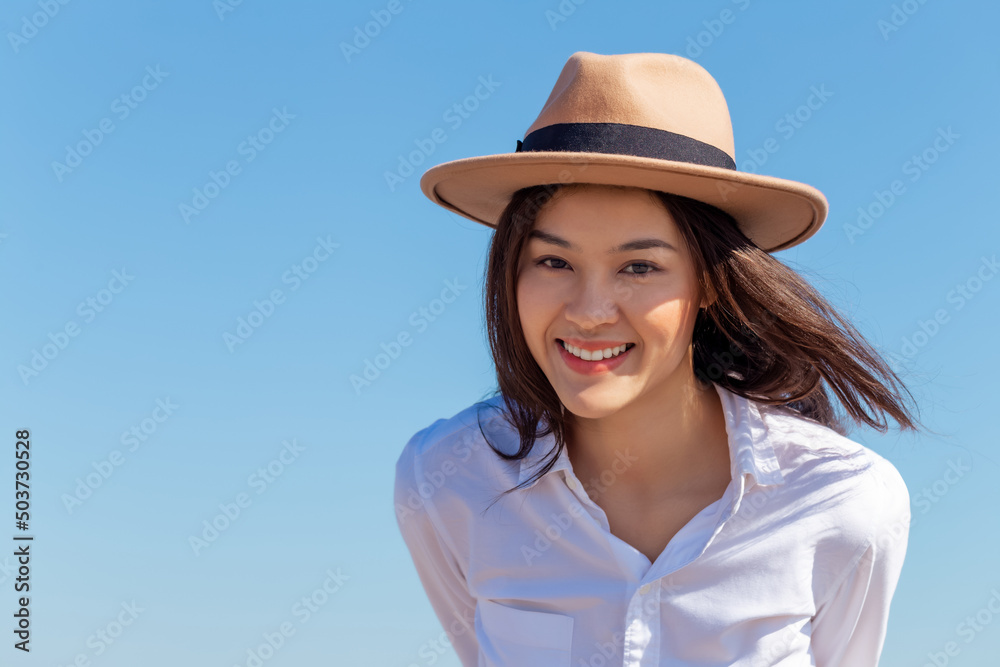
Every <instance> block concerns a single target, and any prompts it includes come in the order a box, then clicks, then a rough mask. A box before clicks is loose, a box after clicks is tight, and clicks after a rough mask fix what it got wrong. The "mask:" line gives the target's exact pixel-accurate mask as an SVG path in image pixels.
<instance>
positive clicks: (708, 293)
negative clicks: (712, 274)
mask: <svg viewBox="0 0 1000 667" xmlns="http://www.w3.org/2000/svg"><path fill="white" fill-rule="evenodd" d="M716 299H718V295H717V294H716V293H715V290H714V289H712V285H711V284H710V283H708V282H707V281H706V282H705V283H704V287H703V288H702V297H701V305H700V307H701V308H708V307H709V306H711V305H712V304H713V303H715V301H716Z"/></svg>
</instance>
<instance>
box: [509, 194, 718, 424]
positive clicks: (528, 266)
mask: <svg viewBox="0 0 1000 667" xmlns="http://www.w3.org/2000/svg"><path fill="white" fill-rule="evenodd" d="M517 304H518V311H519V313H520V320H521V328H522V330H523V331H524V336H525V340H526V342H527V344H528V348H529V350H530V351H531V354H532V356H534V358H535V361H536V362H537V363H538V365H539V367H540V368H541V369H542V372H543V373H544V374H545V376H546V377H547V378H548V380H549V382H550V383H551V384H552V387H553V388H554V389H555V391H556V394H557V395H558V396H559V399H560V400H561V401H562V403H563V405H565V406H566V409H567V410H569V411H570V412H572V413H573V414H575V415H578V416H580V417H584V418H590V419H598V418H601V417H605V416H608V415H611V414H613V413H614V412H616V411H618V410H620V409H621V408H622V407H624V406H626V405H628V404H630V403H632V402H634V401H637V400H638V399H640V398H644V397H649V398H654V400H655V397H656V396H665V395H668V394H671V393H672V392H675V391H676V390H677V389H679V387H680V386H681V385H682V384H683V383H688V382H693V378H694V376H693V373H692V372H691V367H690V359H689V354H690V343H691V334H692V331H693V329H694V323H695V317H696V316H697V313H698V308H699V307H701V306H704V305H707V304H706V303H705V302H704V301H703V297H702V292H701V289H700V286H699V284H698V279H697V276H696V274H695V266H694V262H693V260H692V258H691V256H690V254H689V252H688V249H687V247H686V246H685V244H684V241H683V237H682V236H681V232H680V230H679V229H678V228H677V226H676V224H675V223H674V221H673V219H672V217H671V216H670V214H669V213H668V212H667V210H666V209H665V208H664V207H663V206H662V205H661V204H660V203H659V202H658V201H656V200H655V199H654V198H653V197H652V196H651V194H650V193H648V192H646V191H644V190H640V189H635V188H629V189H625V190H619V189H612V188H606V187H600V186H591V185H588V186H583V187H579V186H570V187H566V188H563V189H561V190H560V191H559V192H558V193H557V194H556V196H555V197H554V198H553V199H552V200H551V201H549V202H548V203H547V204H546V205H545V206H544V207H543V208H542V209H541V211H539V213H538V216H537V219H536V221H535V226H534V228H533V230H532V232H531V234H530V236H529V238H528V240H527V242H526V243H525V246H524V249H523V251H522V253H521V256H520V258H519V264H518V279H517ZM564 343H567V344H569V345H570V346H571V347H572V351H567V350H566V349H565V347H564ZM622 345H625V346H626V348H625V351H624V353H622V352H621V347H620V346H622ZM591 350H593V351H594V352H591ZM597 350H600V352H597ZM574 352H575V353H576V354H579V355H582V359H581V358H579V357H577V356H575V355H574V354H573V353H574ZM609 353H610V355H611V356H610V358H603V357H607V355H608V354H609ZM598 357H602V358H601V359H600V360H599V361H595V359H596V358H598Z"/></svg>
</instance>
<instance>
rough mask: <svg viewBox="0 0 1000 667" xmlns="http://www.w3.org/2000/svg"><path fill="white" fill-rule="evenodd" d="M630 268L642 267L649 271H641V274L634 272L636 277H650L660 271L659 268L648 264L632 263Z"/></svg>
mask: <svg viewBox="0 0 1000 667" xmlns="http://www.w3.org/2000/svg"><path fill="white" fill-rule="evenodd" d="M628 266H629V267H633V266H642V267H645V268H646V269H647V270H646V271H640V272H639V273H635V272H634V271H632V272H631V273H632V275H634V276H648V275H650V274H652V273H655V272H657V271H659V269H658V268H656V267H655V266H653V265H652V264H647V263H646V262H632V263H631V264H629V265H628ZM626 268H628V267H626Z"/></svg>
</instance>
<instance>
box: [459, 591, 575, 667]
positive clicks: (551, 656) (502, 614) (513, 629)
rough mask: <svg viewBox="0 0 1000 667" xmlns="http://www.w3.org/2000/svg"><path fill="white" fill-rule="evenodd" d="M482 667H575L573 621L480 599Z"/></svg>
mask: <svg viewBox="0 0 1000 667" xmlns="http://www.w3.org/2000/svg"><path fill="white" fill-rule="evenodd" d="M476 634H477V635H478V638H479V664H478V667H571V666H570V650H571V648H572V646H573V617H572V616H564V615H562V614H552V613H548V612H541V611H528V610H524V609H515V608H513V607H508V606H506V605H502V604H500V603H499V602H493V601H491V600H487V599H484V598H480V599H479V601H478V604H477V605H476Z"/></svg>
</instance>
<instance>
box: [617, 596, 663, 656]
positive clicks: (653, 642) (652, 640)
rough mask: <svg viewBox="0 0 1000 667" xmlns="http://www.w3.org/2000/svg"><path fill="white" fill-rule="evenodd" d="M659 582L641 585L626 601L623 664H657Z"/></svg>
mask: <svg viewBox="0 0 1000 667" xmlns="http://www.w3.org/2000/svg"><path fill="white" fill-rule="evenodd" d="M660 622H661V621H660V582H659V580H657V581H653V582H650V583H647V584H643V585H642V586H640V587H639V588H638V590H636V592H635V594H634V595H633V596H632V600H631V601H630V602H629V606H628V615H627V618H626V619H625V627H626V632H625V647H624V648H625V653H624V656H625V664H626V665H631V666H634V667H641V666H643V665H656V664H658V662H659V653H660V651H659V644H658V639H657V637H658V633H654V632H653V630H652V629H653V628H659V626H660Z"/></svg>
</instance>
